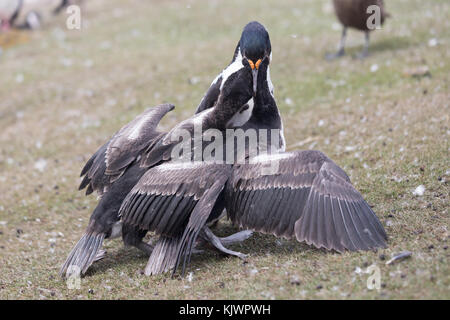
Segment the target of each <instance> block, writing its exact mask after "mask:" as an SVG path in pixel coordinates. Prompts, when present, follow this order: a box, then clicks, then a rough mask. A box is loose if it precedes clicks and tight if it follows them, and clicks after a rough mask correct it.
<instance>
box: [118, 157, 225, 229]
mask: <svg viewBox="0 0 450 320" xmlns="http://www.w3.org/2000/svg"><path fill="white" fill-rule="evenodd" d="M230 170H231V169H230V166H227V165H221V164H214V163H207V162H165V163H163V164H161V165H158V166H156V167H153V168H151V169H149V170H148V171H147V172H146V173H145V174H144V175H143V176H142V178H141V179H140V180H139V182H138V183H137V184H136V186H135V187H134V188H133V189H132V190H131V191H130V193H129V194H128V195H127V197H126V198H125V200H124V201H123V203H122V206H121V208H120V210H119V215H120V216H121V219H122V221H123V222H124V223H127V224H131V225H134V226H137V227H139V228H141V229H145V230H149V231H155V232H156V233H157V234H161V235H165V236H177V235H179V234H180V233H182V232H183V231H184V228H185V226H186V225H187V223H188V221H189V218H190V216H191V212H192V210H193V209H194V207H195V205H196V204H197V203H198V202H199V200H200V199H201V198H202V197H203V196H204V195H205V194H206V193H207V191H208V190H209V189H210V188H211V187H212V186H213V185H214V183H215V182H216V181H218V180H220V179H222V178H221V177H223V176H226V177H227V178H228V177H229V175H230ZM223 185H225V182H224V183H223Z"/></svg>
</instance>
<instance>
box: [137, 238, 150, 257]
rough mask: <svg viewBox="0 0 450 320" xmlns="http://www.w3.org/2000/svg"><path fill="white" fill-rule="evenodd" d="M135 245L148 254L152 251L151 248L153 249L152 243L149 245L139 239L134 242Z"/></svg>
mask: <svg viewBox="0 0 450 320" xmlns="http://www.w3.org/2000/svg"><path fill="white" fill-rule="evenodd" d="M135 247H136V248H138V249H139V250H141V251H143V252H144V253H145V254H148V255H151V254H152V252H153V249H154V247H153V246H152V245H149V244H148V243H145V242H144V241H141V242H140V243H138V244H136V245H135Z"/></svg>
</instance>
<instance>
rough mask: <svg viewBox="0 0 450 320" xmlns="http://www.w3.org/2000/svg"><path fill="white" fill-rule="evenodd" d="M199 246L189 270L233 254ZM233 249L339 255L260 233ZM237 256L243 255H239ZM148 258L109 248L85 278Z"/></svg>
mask: <svg viewBox="0 0 450 320" xmlns="http://www.w3.org/2000/svg"><path fill="white" fill-rule="evenodd" d="M213 231H214V233H215V234H216V235H217V236H220V237H223V236H228V235H231V234H233V233H236V232H239V231H240V230H239V229H238V228H236V227H233V226H231V225H225V224H221V225H220V226H219V227H217V228H214V229H213ZM199 249H201V250H203V252H202V253H198V254H193V255H192V259H191V265H190V266H189V267H188V268H187V269H186V272H189V269H194V268H202V267H204V266H207V265H208V264H209V263H211V262H213V261H217V260H218V259H223V258H226V257H229V256H228V255H225V254H223V253H221V252H219V251H217V250H215V249H214V248H213V247H212V246H210V245H207V246H205V247H201V248H199ZM229 249H231V250H234V251H239V252H241V253H244V254H247V255H249V258H250V259H251V258H261V257H265V256H268V255H269V256H272V257H277V258H279V257H287V256H289V255H293V254H299V253H302V254H306V255H307V256H308V258H314V257H318V256H323V255H328V254H336V253H335V252H333V251H327V250H325V249H317V248H315V247H313V246H309V245H307V244H305V243H299V242H298V241H296V240H295V239H291V240H287V239H282V238H277V237H275V236H273V235H266V234H261V233H257V232H255V233H253V235H252V236H251V237H250V238H249V239H247V240H245V241H244V242H242V243H238V244H233V245H231V246H229ZM235 259H239V258H237V257H235ZM147 260H148V256H147V255H145V254H144V253H142V252H140V251H139V250H138V249H135V248H129V247H121V248H119V249H118V250H115V251H112V250H108V253H107V256H106V257H105V258H104V259H102V260H100V261H97V262H95V263H94V264H93V265H92V266H91V268H89V270H88V271H87V272H86V274H85V276H84V277H90V276H93V275H94V274H98V273H105V272H106V271H107V270H108V269H110V268H113V269H116V268H118V267H120V266H129V267H132V268H135V269H136V270H135V272H138V271H139V270H143V269H144V268H145V265H146V264H147ZM179 271H180V270H179ZM177 273H179V272H177ZM167 275H170V273H167Z"/></svg>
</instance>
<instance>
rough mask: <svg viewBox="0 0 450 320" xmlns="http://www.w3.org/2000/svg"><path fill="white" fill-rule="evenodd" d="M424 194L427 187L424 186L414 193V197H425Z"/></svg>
mask: <svg viewBox="0 0 450 320" xmlns="http://www.w3.org/2000/svg"><path fill="white" fill-rule="evenodd" d="M424 193H425V186H424V185H422V184H421V185H420V186H418V187H417V188H416V189H415V190H414V191H413V195H415V196H423V194H424Z"/></svg>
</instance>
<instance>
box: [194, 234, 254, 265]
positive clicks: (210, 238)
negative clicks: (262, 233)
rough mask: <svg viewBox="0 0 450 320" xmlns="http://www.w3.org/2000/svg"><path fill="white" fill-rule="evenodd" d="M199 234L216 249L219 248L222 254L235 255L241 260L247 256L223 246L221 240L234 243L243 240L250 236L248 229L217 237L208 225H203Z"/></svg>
mask: <svg viewBox="0 0 450 320" xmlns="http://www.w3.org/2000/svg"><path fill="white" fill-rule="evenodd" d="M200 235H201V236H202V238H204V239H205V240H206V241H207V242H209V243H210V244H211V245H212V246H213V247H214V248H216V249H217V250H219V251H220V252H222V253H224V254H227V255H231V256H236V257H239V258H241V259H242V260H245V258H247V255H245V254H243V253H240V252H236V251H232V250H229V249H227V248H225V247H224V246H223V243H222V240H224V242H225V243H227V244H231V243H235V242H237V241H243V240H245V239H247V238H248V237H250V235H251V231H248V230H246V231H241V232H238V233H236V234H234V235H231V236H229V237H226V238H219V237H217V236H216V235H215V234H214V233H212V231H211V230H210V229H209V228H208V227H203V229H202V231H201V233H200Z"/></svg>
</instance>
